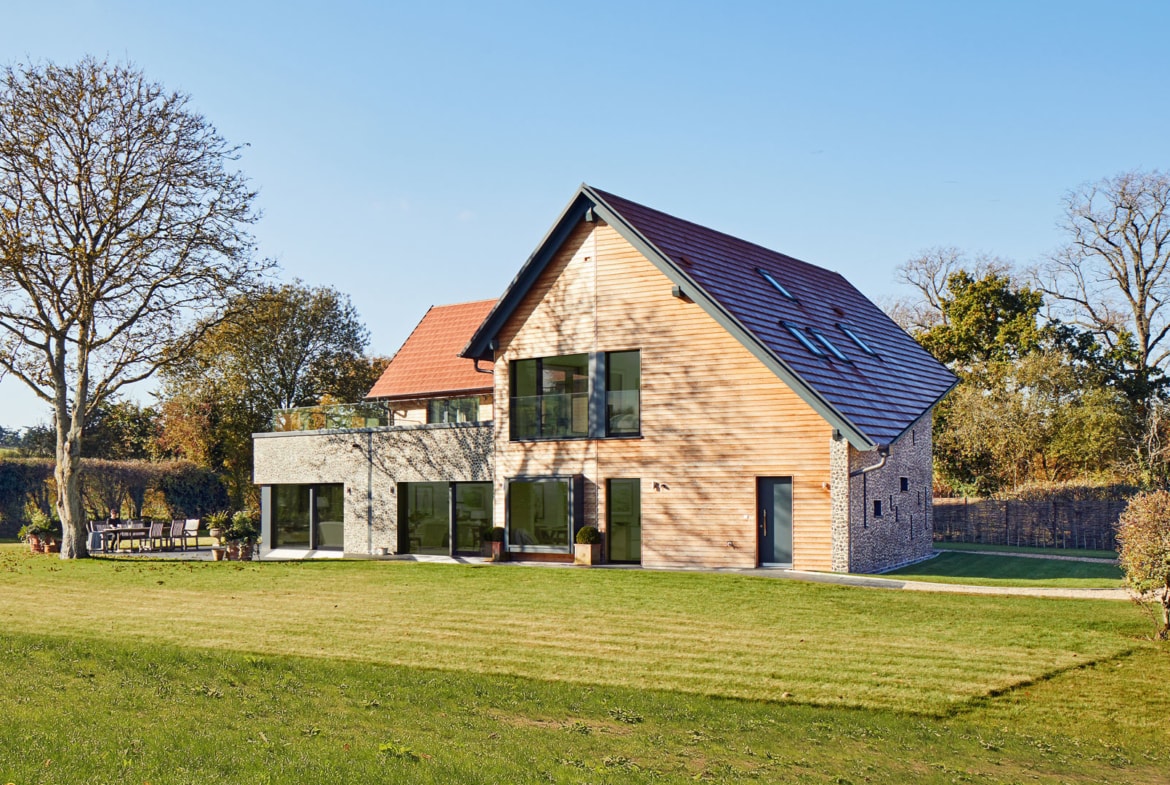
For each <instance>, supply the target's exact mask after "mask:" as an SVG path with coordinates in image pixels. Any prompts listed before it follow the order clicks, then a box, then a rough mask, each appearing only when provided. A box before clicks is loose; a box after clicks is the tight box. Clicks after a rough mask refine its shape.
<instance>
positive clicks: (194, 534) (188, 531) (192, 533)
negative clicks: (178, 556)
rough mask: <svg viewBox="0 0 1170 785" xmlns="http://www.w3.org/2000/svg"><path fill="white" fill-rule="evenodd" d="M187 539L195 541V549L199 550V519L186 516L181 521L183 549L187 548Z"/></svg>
mask: <svg viewBox="0 0 1170 785" xmlns="http://www.w3.org/2000/svg"><path fill="white" fill-rule="evenodd" d="M187 540H191V542H193V543H195V550H199V519H198V518H188V519H187V520H186V521H185V522H184V523H183V550H187Z"/></svg>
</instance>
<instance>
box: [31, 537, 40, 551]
mask: <svg viewBox="0 0 1170 785" xmlns="http://www.w3.org/2000/svg"><path fill="white" fill-rule="evenodd" d="M28 549H29V551H30V552H32V553H41V538H40V537H38V536H37V535H35V534H30V535H29V536H28Z"/></svg>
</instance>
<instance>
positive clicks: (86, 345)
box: [0, 58, 268, 558]
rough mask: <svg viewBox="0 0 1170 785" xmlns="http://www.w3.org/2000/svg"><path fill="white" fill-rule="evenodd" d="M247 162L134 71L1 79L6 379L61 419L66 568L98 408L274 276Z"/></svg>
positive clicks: (79, 543)
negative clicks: (90, 425)
mask: <svg viewBox="0 0 1170 785" xmlns="http://www.w3.org/2000/svg"><path fill="white" fill-rule="evenodd" d="M239 150H240V148H239V147H236V146H232V145H230V144H228V143H227V142H226V141H225V140H224V139H223V138H222V137H221V136H220V135H219V134H218V133H217V132H216V130H215V128H214V127H212V126H211V125H210V124H209V123H208V122H207V120H205V119H204V118H203V117H202V116H201V115H199V114H198V113H197V112H195V111H194V110H193V109H192V108H191V107H190V99H189V97H188V96H187V95H185V94H183V93H177V92H167V91H165V90H164V88H163V87H162V86H161V85H159V84H157V83H153V82H150V81H148V80H147V79H146V77H145V76H144V75H143V73H142V72H141V71H139V70H137V69H135V68H133V67H132V66H128V65H111V64H108V63H106V62H102V61H98V60H95V59H93V58H86V59H84V60H82V61H81V62H79V63H77V64H76V65H70V66H58V65H54V64H51V63H50V64H46V65H26V66H17V67H8V68H6V69H5V70H4V73H3V78H2V80H0V336H2V338H0V370H2V371H3V372H4V373H7V374H11V375H12V376H14V377H16V378H18V379H20V380H21V381H22V382H24V383H25V384H26V385H28V386H29V387H30V388H31V389H32V390H33V392H35V393H36V394H37V396H39V397H40V398H41V399H42V400H44V401H46V402H47V403H49V404H50V405H51V406H52V410H53V417H54V427H55V430H56V449H55V453H56V470H55V475H56V479H57V500H56V507H57V511H58V514H59V516H60V518H61V522H62V528H63V530H64V537H63V542H62V547H61V557H62V558H74V557H79V556H84V555H86V551H85V520H84V517H83V511H82V501H81V488H80V485H79V468H80V460H81V441H82V433H83V430H84V428H85V424H86V420H87V417H88V415H89V412H90V410H91V409H92V408H93V407H95V406H100V405H101V404H102V403H103V402H105V401H106V400H107V399H109V398H110V396H112V395H114V394H115V393H117V392H118V390H119V389H121V388H122V387H124V386H125V385H127V384H130V383H133V382H136V381H140V380H142V379H145V378H147V377H149V376H150V375H151V374H153V373H154V372H155V371H156V370H158V369H159V368H160V367H165V366H166V365H168V364H169V363H172V362H173V361H175V360H176V359H177V358H179V357H181V356H182V355H183V354H184V353H185V352H186V351H187V349H188V348H189V347H190V346H191V345H192V344H194V343H195V342H197V341H198V340H199V339H200V337H201V336H202V334H203V333H204V332H206V331H207V330H208V329H210V328H211V327H213V326H214V325H215V324H216V323H217V320H216V318H214V317H212V318H208V316H207V314H209V313H215V312H217V311H219V310H220V309H222V308H223V307H224V306H225V305H226V304H227V303H228V302H229V301H231V302H237V303H238V302H240V301H241V295H242V294H243V293H244V292H246V291H249V290H250V289H251V288H253V286H254V285H255V283H256V281H257V279H258V276H259V275H261V274H262V273H263V272H264V271H265V270H266V269H267V267H268V263H266V262H260V261H256V260H255V258H254V256H253V241H252V237H251V235H250V234H249V233H248V231H247V229H248V226H249V225H250V224H251V223H253V222H254V221H255V219H256V213H255V212H254V211H253V209H252V202H253V199H254V197H255V194H254V192H253V191H252V190H251V189H250V188H249V186H248V183H247V181H246V180H245V178H244V177H243V175H242V174H240V173H239V172H238V171H235V170H233V168H232V167H233V165H234V162H235V161H236V160H237V159H238V156H239ZM197 317H202V318H199V319H197Z"/></svg>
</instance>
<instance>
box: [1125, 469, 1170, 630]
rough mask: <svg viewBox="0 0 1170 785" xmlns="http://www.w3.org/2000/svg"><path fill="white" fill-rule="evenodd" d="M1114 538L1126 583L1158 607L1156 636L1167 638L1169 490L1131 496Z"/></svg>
mask: <svg viewBox="0 0 1170 785" xmlns="http://www.w3.org/2000/svg"><path fill="white" fill-rule="evenodd" d="M1117 541H1118V543H1120V546H1121V547H1120V551H1119V553H1118V557H1119V558H1118V561H1119V562H1120V564H1121V568H1122V569H1123V570H1124V571H1125V582H1126V585H1127V586H1129V588H1130V589H1132V590H1133V591H1134V592H1135V593H1136V594H1137V596H1138V599H1139V601H1144V602H1154V603H1156V604H1157V605H1158V606H1159V608H1160V611H1161V617H1162V618H1161V621H1160V626H1159V628H1158V631H1157V633H1156V637H1157V638H1158V639H1159V640H1166V639H1167V638H1170V492H1167V491H1151V492H1149V493H1142V494H1138V495H1137V496H1135V497H1133V499H1131V500H1130V502H1129V504H1128V505H1127V506H1126V508H1125V512H1123V513H1122V514H1121V518H1120V520H1119V521H1118V523H1117Z"/></svg>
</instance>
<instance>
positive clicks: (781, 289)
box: [756, 267, 796, 300]
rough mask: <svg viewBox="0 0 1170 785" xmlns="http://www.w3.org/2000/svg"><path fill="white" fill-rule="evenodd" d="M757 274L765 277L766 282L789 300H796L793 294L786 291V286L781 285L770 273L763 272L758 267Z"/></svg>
mask: <svg viewBox="0 0 1170 785" xmlns="http://www.w3.org/2000/svg"><path fill="white" fill-rule="evenodd" d="M756 272H757V273H759V274H760V275H762V276H764V280H765V281H767V282H768V283H770V284H772V288H774V289H775V290H776V291H778V292H780V294H782V295H784V296H785V297H787V298H788V299H789V300H795V299H796V298H795V297H793V296H792V292H790V291H788V290H787V289H785V288H784V285H783V284H781V283H780V282H779V281H777V280H776V279H775V277H773V276H772V274H771V273H770V272H768V271H767V270H761V269H759V268H758V267H757V268H756Z"/></svg>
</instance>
